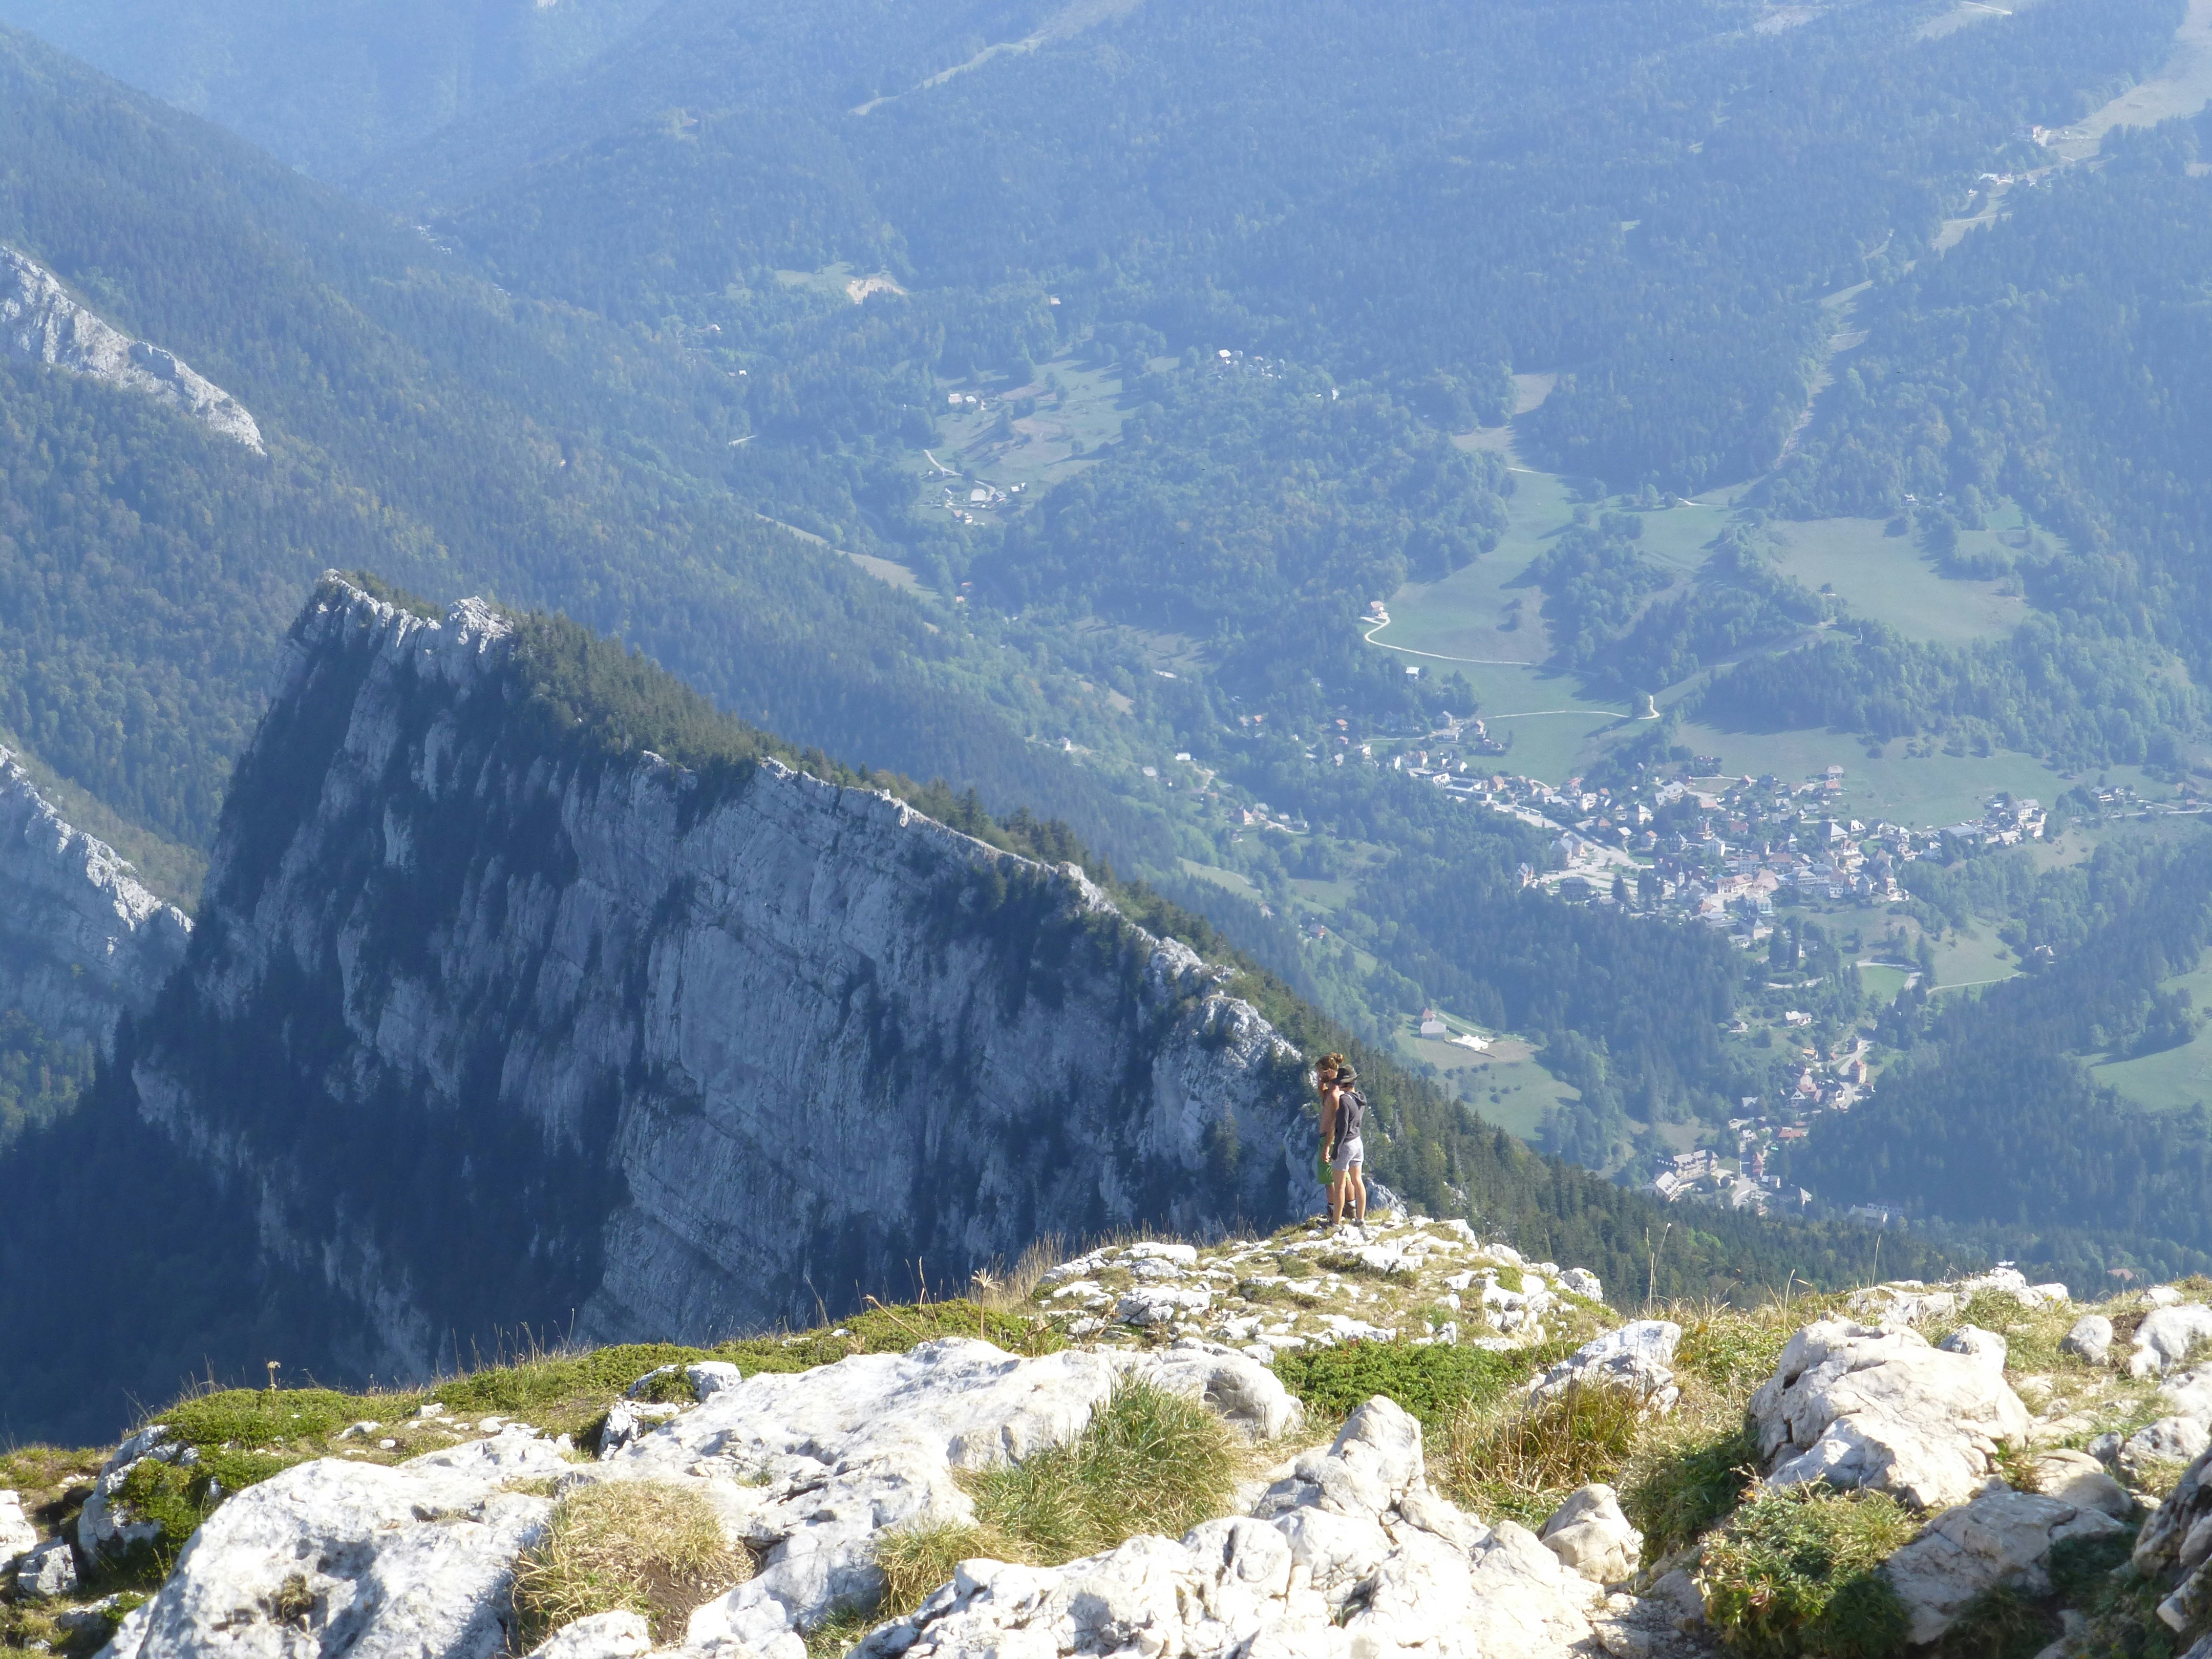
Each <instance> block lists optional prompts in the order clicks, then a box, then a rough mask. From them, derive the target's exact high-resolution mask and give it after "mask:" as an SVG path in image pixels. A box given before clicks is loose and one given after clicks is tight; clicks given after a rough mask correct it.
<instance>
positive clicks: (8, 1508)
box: [0, 1491, 39, 1583]
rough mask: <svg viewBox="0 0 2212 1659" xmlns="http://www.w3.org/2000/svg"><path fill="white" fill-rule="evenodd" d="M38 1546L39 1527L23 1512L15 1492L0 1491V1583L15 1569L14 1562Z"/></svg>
mask: <svg viewBox="0 0 2212 1659" xmlns="http://www.w3.org/2000/svg"><path fill="white" fill-rule="evenodd" d="M37 1547H39V1529H38V1528H36V1527H34V1526H33V1525H32V1524H31V1520H30V1517H29V1516H27V1515H25V1514H24V1513H23V1500H22V1498H21V1497H20V1496H18V1495H17V1494H16V1493H15V1492H4V1491H0V1583H4V1582H5V1581H6V1579H7V1577H8V1575H9V1573H11V1572H13V1571H15V1563H16V1562H18V1561H20V1560H21V1559H23V1558H24V1557H25V1556H27V1555H28V1554H29V1553H31V1552H32V1551H33V1550H34V1549H36V1548H37Z"/></svg>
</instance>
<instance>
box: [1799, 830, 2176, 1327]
mask: <svg viewBox="0 0 2212 1659" xmlns="http://www.w3.org/2000/svg"><path fill="white" fill-rule="evenodd" d="M1990 864H1991V866H1992V870H1993V878H1992V880H1991V881H1990V883H1988V884H1985V886H1984V890H1983V891H1981V892H1978V893H1971V894H1970V893H1961V892H1956V891H1947V890H1946V889H1947V888H1949V887H1954V886H1956V885H1958V883H1957V882H1956V881H1953V882H1931V883H1929V884H1927V885H1928V886H1929V898H1930V901H1931V902H1935V903H1937V904H1944V903H1950V904H1954V905H1961V904H1963V903H1965V902H1970V901H1972V902H1980V903H1992V902H1994V903H1996V904H2003V905H2007V906H2008V908H2009V909H2010V911H2011V914H2012V921H2011V922H2010V923H2009V925H2008V933H2009V935H2010V936H2011V937H2012V938H2013V939H2015V940H2016V941H2017V943H2018V944H2019V945H2020V946H2021V952H2022V956H2023V959H2024V961H2025V963H2026V964H2027V972H2026V973H2024V974H2022V975H2021V976H2019V977H2018V978H2015V979H2012V980H2009V981H2006V982H2004V983H2003V984H2001V985H1996V986H1993V987H1990V988H1989V989H1988V990H1986V991H1984V992H1982V993H1981V994H1978V995H1975V996H1952V997H1948V998H1944V999H1942V1000H1932V1001H1931V1000H1929V999H1928V998H1927V996H1926V995H1925V994H1924V993H1923V994H1917V995H1911V996H1908V997H1907V998H1905V999H1904V1000H1901V1001H1900V1002H1899V1006H1897V1008H1896V1009H1894V1010H1893V1012H1891V1013H1890V1014H1889V1015H1888V1016H1887V1018H1886V1019H1885V1021H1884V1024H1883V1027H1882V1037H1883V1039H1884V1040H1885V1041H1886V1042H1890V1043H1892V1044H1893V1045H1894V1046H1895V1047H1896V1048H1899V1050H1901V1053H1902V1057H1901V1058H1900V1059H1899V1060H1898V1061H1897V1062H1895V1063H1894V1064H1893V1066H1891V1067H1890V1068H1889V1069H1888V1070H1887V1071H1886V1072H1885V1073H1884V1074H1883V1076H1882V1079H1881V1088H1880V1089H1879V1091H1877V1092H1876V1094H1875V1098H1874V1100H1873V1102H1872V1103H1871V1104H1869V1105H1867V1106H1863V1107H1862V1108H1860V1109H1857V1110H1856V1111H1853V1112H1851V1113H1850V1115H1847V1116H1841V1117H1836V1116H1833V1115H1832V1116H1831V1118H1830V1120H1828V1121H1823V1122H1822V1123H1821V1124H1820V1127H1818V1128H1817V1130H1816V1131H1815V1133H1814V1134H1813V1136H1812V1137H1811V1139H1809V1140H1808V1141H1807V1142H1806V1144H1805V1146H1804V1148H1803V1150H1802V1152H1800V1153H1799V1154H1798V1155H1797V1156H1796V1158H1795V1159H1794V1160H1793V1161H1792V1163H1791V1165H1790V1170H1791V1176H1792V1178H1794V1179H1796V1180H1800V1181H1803V1182H1808V1183H1810V1184H1814V1185H1817V1187H1818V1188H1819V1189H1820V1191H1822V1192H1823V1193H1825V1194H1829V1195H1830V1196H1832V1197H1833V1198H1834V1199H1836V1200H1838V1201H1839V1202H1850V1201H1857V1200H1871V1201H1875V1202H1881V1203H1892V1204H1902V1205H1904V1206H1907V1207H1908V1208H1909V1209H1910V1210H1911V1212H1913V1213H1915V1214H1917V1215H1919V1216H1921V1217H1923V1218H1940V1219H1942V1220H1944V1221H1948V1222H1951V1223H1954V1224H1959V1225H1961V1226H1962V1227H1966V1228H1978V1229H1980V1230H1981V1236H1982V1237H1990V1238H1993V1239H1998V1240H2001V1241H2002V1245H2003V1248H2004V1249H2005V1252H2006V1254H2008V1255H2011V1254H2015V1253H2016V1254H2017V1255H2018V1256H2019V1258H2020V1259H2021V1261H2023V1262H2026V1261H2034V1262H2036V1263H2038V1264H2039V1265H2047V1266H2048V1267H2049V1269H2050V1271H2051V1273H2054V1274H2060V1273H2063V1275H2064V1276H2065V1277H2066V1278H2068V1279H2069V1280H2070V1281H2072V1282H2074V1283H2075V1284H2077V1285H2087V1284H2090V1283H2093V1282H2096V1281H2098V1280H2100V1279H2102V1277H2103V1276H2104V1274H2105V1273H2106V1270H2107V1269H2108V1268H2111V1267H2131V1268H2135V1269H2136V1270H2138V1271H2148V1272H2151V1273H2156V1274H2159V1275H2161V1276H2164V1275H2170V1274H2172V1273H2182V1272H2198V1271H2202V1270H2203V1268H2204V1267H2206V1266H2207V1265H2208V1264H2212V1227H2208V1225H2207V1222H2206V1218H2205V1214H2204V1206H2203V1192H2204V1184H2205V1182H2206V1180H2207V1179H2208V1177H2212V1119H2208V1117H2207V1116H2206V1115H2205V1112H2204V1109H2203V1107H2202V1106H2201V1105H2200V1106H2198V1107H2196V1108H2194V1109H2190V1110H2187V1111H2183V1112H2174V1113H2163V1114H2161V1113H2154V1112H2148V1111H2144V1110H2142V1109H2139V1108H2136V1107H2134V1106H2132V1105H2130V1104H2128V1103H2125V1102H2124V1101H2122V1100H2121V1099H2120V1098H2119V1097H2117V1096H2116V1095H2114V1094H2113V1093H2112V1091H2110V1090H2109V1089H2106V1088H2104V1087H2101V1086H2100V1085H2098V1084H2097V1083H2096V1082H2095V1081H2094V1079H2093V1078H2092V1077H2091V1075H2090V1074H2089V1072H2088V1070H2087V1060H2091V1059H2095V1058H2101V1057H2106V1056H2111V1057H2124V1056H2127V1055H2131V1054H2142V1053H2146V1052H2154V1051H2156V1050H2158V1049H2161V1048H2172V1047H2173V1046H2174V1045H2176V1044H2178V1043H2180V1042H2186V1041H2188V1040H2189V1038H2190V1037H2191V1036H2193V1035H2194V1034H2195V1031H2196V1030H2197V1025H2198V1023H2199V1022H2200V1020H2201V1018H2202V1016H2201V1015H2200V1014H2198V1013H2197V1011H2195V1010H2194V1009H2192V1008H2191V1006H2189V1000H2188V998H2187V995H2186V994H2185V993H2180V992H2176V991H2172V990H2168V989H2166V988H2164V987H2163V984H2162V982H2163V981H2166V980H2167V979H2168V978H2170V977H2172V975H2176V974H2180V973H2185V972H2187V971H2189V970H2190V969H2193V968H2194V967H2195V966H2196V964H2197V960H2198V958H2199V957H2200V956H2201V955H2202V954H2203V951H2204V949H2205V947H2206V945H2208V944H2212V835H2205V834H2202V833H2200V834H2197V835H2194V836H2191V837H2190V838H2189V839H2187V840H2185V841H2183V842H2160V841H2154V840H2149V839H2142V840H2135V841H2130V840H2119V841H2112V842H2106V843H2104V844H2103V845H2101V846H2100V847H2099V848H2098V849H2097V851H2096V854H2095V855H2094V856H2093V858H2091V859H2090V860H2088V861H2087V863H2085V864H2082V865H2079V866H2073V867H2070V868H2063V869H2057V870H2051V871H2049V872H2045V874H2044V875H2043V876H2041V877H2040V878H2036V879H2034V880H2033V882H2032V884H2031V883H2030V882H2029V881H2028V880H2027V879H2026V878H2025V866H2022V865H2021V864H2020V863H2018V862H2016V861H2015V862H2013V863H2012V864H2011V866H2010V870H2009V872H2008V874H2004V875H1996V874H1995V872H1997V871H2002V870H2003V869H2004V867H2005V866H2004V863H2003V861H2000V860H1991V861H1990Z"/></svg>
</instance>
